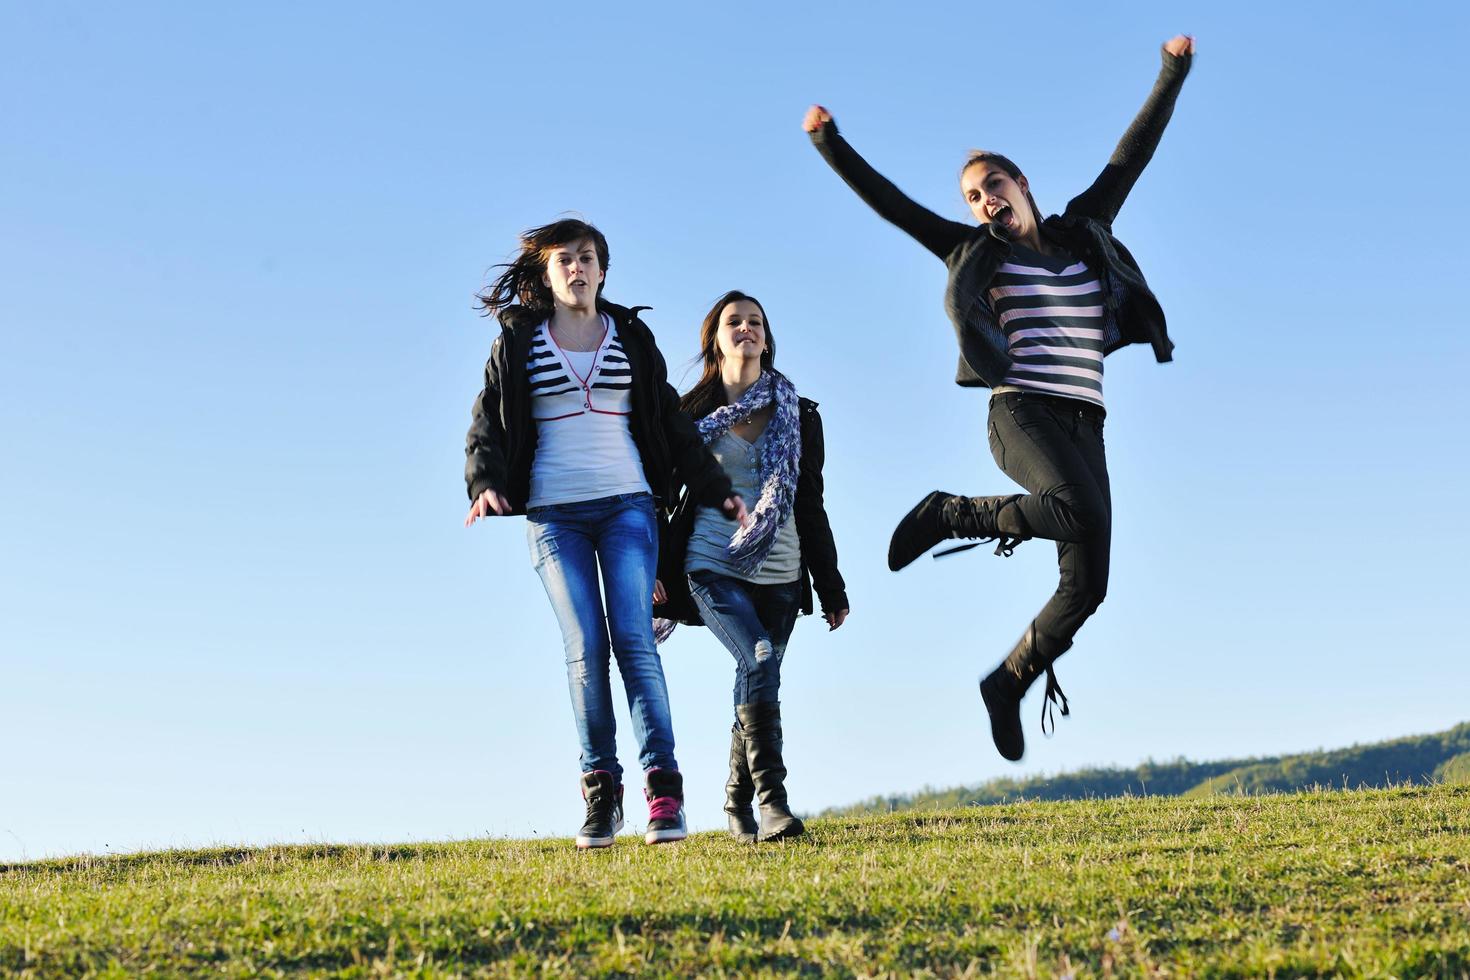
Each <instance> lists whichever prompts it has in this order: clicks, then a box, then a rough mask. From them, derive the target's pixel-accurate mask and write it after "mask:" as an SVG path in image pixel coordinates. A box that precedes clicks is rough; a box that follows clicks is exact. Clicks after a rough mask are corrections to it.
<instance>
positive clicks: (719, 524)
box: [684, 429, 801, 585]
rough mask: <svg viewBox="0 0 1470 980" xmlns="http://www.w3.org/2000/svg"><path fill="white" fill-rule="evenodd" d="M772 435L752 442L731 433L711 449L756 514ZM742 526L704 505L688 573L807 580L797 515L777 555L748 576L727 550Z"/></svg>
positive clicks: (765, 581)
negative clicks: (762, 467) (763, 455)
mask: <svg viewBox="0 0 1470 980" xmlns="http://www.w3.org/2000/svg"><path fill="white" fill-rule="evenodd" d="M766 431H768V429H767V430H763V431H762V432H761V434H760V437H759V438H757V439H756V440H755V442H754V443H749V442H746V441H745V440H744V439H742V438H740V437H739V436H737V435H735V434H734V433H733V432H726V433H725V434H724V435H722V436H720V437H719V438H718V439H716V440H715V441H714V442H712V443H710V447H709V448H710V452H711V453H713V454H714V457H715V459H717V460H719V461H720V466H722V467H724V470H725V473H726V474H728V475H729V477H730V482H731V483H733V484H734V485H735V492H736V493H738V494H739V495H740V496H741V497H744V498H745V505H746V506H747V507H749V508H751V509H752V510H754V509H755V502H756V501H757V500H759V499H760V495H761V492H760V491H761V487H760V462H761V451H762V450H763V449H764V448H765V444H766ZM739 528H740V525H739V524H737V523H735V522H734V521H732V520H730V518H728V517H726V516H725V515H724V514H722V513H720V512H719V511H718V510H715V509H714V508H713V507H700V508H699V510H698V511H696V512H695V514H694V530H693V532H692V533H691V534H690V535H689V553H688V555H687V556H686V557H685V559H684V571H685V572H686V573H688V572H715V573H717V574H720V575H726V576H729V577H730V578H738V579H740V580H742V581H745V582H751V583H753V584H755V585H780V584H782V583H785V582H795V581H796V580H797V579H798V578H800V577H801V541H800V539H799V538H797V536H796V519H795V517H790V518H787V520H786V523H785V524H783V525H781V530H780V531H777V532H776V543H775V544H774V545H773V546H772V547H771V553H770V554H769V555H768V556H767V557H766V560H765V563H764V564H762V565H761V567H760V568H758V569H756V572H755V574H754V575H742V574H741V573H740V572H738V571H736V569H735V566H734V565H732V564H730V557H729V551H728V550H727V549H728V547H729V545H730V538H731V537H732V536H733V535H734V534H735V532H736V531H737V530H739Z"/></svg>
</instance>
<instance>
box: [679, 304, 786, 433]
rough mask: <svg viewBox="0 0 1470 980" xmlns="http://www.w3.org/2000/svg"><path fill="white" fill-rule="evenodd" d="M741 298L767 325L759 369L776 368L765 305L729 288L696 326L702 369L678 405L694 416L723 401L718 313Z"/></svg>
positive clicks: (702, 413)
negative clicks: (756, 309)
mask: <svg viewBox="0 0 1470 980" xmlns="http://www.w3.org/2000/svg"><path fill="white" fill-rule="evenodd" d="M742 300H744V301H746V302H749V303H754V304H755V305H756V306H757V307H759V308H760V311H761V320H763V321H764V322H765V325H766V349H765V350H764V351H763V352H762V353H761V369H762V370H764V371H775V370H776V339H775V338H774V337H772V336H771V318H770V317H768V316H766V308H765V307H764V306H761V301H760V300H758V299H756V298H755V297H754V296H751V295H750V294H749V293H742V292H741V291H740V290H738V289H732V290H730V291H729V292H728V293H726V294H725V295H723V296H721V297H720V298H719V299H717V300H715V305H714V306H712V307H710V311H709V313H707V314H705V317H704V323H702V324H700V327H699V357H700V359H701V360H702V361H703V362H704V369H703V372H702V373H701V374H700V376H699V380H698V381H697V382H695V384H694V387H693V388H690V389H689V392H688V393H687V394H686V395H685V396H684V397H683V398H681V399H680V400H679V407H680V408H682V409H683V410H684V411H686V412H688V413H689V414H690V415H691V416H692V417H694V418H697V419H698V418H703V417H704V416H706V415H708V414H709V413H710V412H713V411H714V410H715V409H717V408H719V407H720V406H721V405H723V404H725V383H724V381H722V380H721V379H720V365H721V364H722V363H723V362H724V360H725V355H723V354H721V353H720V339H719V333H720V314H721V313H723V312H725V307H727V306H729V305H730V304H731V303H739V302H740V301H742Z"/></svg>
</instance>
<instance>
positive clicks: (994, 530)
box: [888, 490, 1031, 572]
mask: <svg viewBox="0 0 1470 980" xmlns="http://www.w3.org/2000/svg"><path fill="white" fill-rule="evenodd" d="M1020 498H1021V495H1020V494H1016V493H1012V494H1006V495H1003V496H998V497H962V496H960V495H958V494H953V493H945V492H944V491H943V490H935V491H933V492H932V493H930V494H929V495H928V496H926V497H925V498H924V499H923V500H921V501H919V502H918V503H917V504H915V505H914V508H913V510H911V511H909V512H908V513H907V514H905V515H904V517H903V520H901V521H899V522H898V527H896V528H894V529H893V538H892V539H891V540H890V541H889V542H888V567H889V569H890V570H892V571H895V572H896V571H898V570H899V569H900V568H903V567H905V566H906V565H908V564H909V563H911V562H912V561H913V560H914V559H915V558H918V557H919V556H920V555H922V554H923V553H924V552H926V551H928V550H929V549H930V548H932V547H934V546H935V545H936V544H938V543H939V542H941V541H944V540H945V539H947V538H979V539H981V541H997V542H998V544H997V545H996V548H995V553H996V554H998V555H1002V554H1003V555H1009V554H1010V553H1011V550H1012V549H1013V548H1015V546H1016V545H1018V544H1020V543H1021V542H1022V541H1024V540H1026V539H1027V538H1029V537H1031V528H1030V526H1029V525H1027V523H1026V520H1025V518H1024V517H1022V516H1021V510H1020V508H1019V507H1017V506H1016V501H1018V500H1019V499H1020ZM979 543H980V541H977V542H976V544H975V545H961V546H960V547H959V548H956V549H954V550H956V551H960V550H963V549H965V548H973V547H975V546H976V545H978V544H979Z"/></svg>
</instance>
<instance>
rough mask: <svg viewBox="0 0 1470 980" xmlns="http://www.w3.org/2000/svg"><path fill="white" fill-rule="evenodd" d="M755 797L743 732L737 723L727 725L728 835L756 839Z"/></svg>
mask: <svg viewBox="0 0 1470 980" xmlns="http://www.w3.org/2000/svg"><path fill="white" fill-rule="evenodd" d="M753 799H755V783H754V782H752V781H751V778H750V763H749V762H748V761H747V759H746V749H745V733H744V732H742V731H741V730H740V723H739V722H736V723H735V724H733V725H731V726H730V778H729V779H728V780H727V781H726V782H725V813H726V814H727V815H728V816H729V818H730V836H732V837H734V838H735V839H736V840H738V841H740V842H741V843H742V844H753V843H755V836H756V834H758V833H759V832H760V827H759V825H758V824H756V822H755V811H754V810H752V809H751V806H750V803H751V800H753Z"/></svg>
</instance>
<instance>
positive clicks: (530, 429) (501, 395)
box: [464, 300, 734, 514]
mask: <svg viewBox="0 0 1470 980" xmlns="http://www.w3.org/2000/svg"><path fill="white" fill-rule="evenodd" d="M597 306H598V309H600V310H602V311H603V312H604V313H607V314H608V315H609V316H611V317H612V319H613V322H614V323H615V324H616V325H617V330H618V336H619V338H621V340H622V342H623V350H624V352H625V353H626V354H627V355H628V365H629V367H630V368H631V370H632V372H633V392H632V396H633V414H632V415H631V416H629V418H628V427H629V429H630V431H631V432H632V435H633V442H634V444H635V445H636V446H637V447H638V455H639V458H640V459H641V460H642V462H643V474H644V477H645V478H646V479H647V480H648V486H649V487H650V488H651V489H652V490H653V495H654V497H655V498H656V499H657V501H658V502H659V503H660V505H661V508H660V509H661V510H662V509H663V508H667V507H669V506H671V505H672V502H673V501H674V500H675V499H677V498H676V493H677V490H678V484H683V485H685V486H687V487H690V488H691V492H693V494H694V496H695V498H696V499H697V500H699V502H700V503H704V504H708V505H709V506H711V507H719V506H720V505H721V504H722V503H723V502H724V500H725V498H727V497H729V496H730V494H731V493H733V492H734V490H733V488H732V486H731V484H730V478H729V477H728V476H726V475H725V471H724V470H722V469H721V468H720V464H719V462H718V461H716V459H715V458H714V456H713V455H711V453H710V451H709V450H708V449H707V448H705V445H704V441H703V440H702V439H700V437H699V430H698V429H696V428H695V427H694V423H693V422H692V421H691V420H690V418H689V416H688V415H686V414H684V412H683V411H682V410H681V409H680V408H679V395H678V393H677V392H676V391H674V389H673V387H672V386H671V385H670V384H669V380H668V367H667V366H666V365H665V364H664V358H663V355H662V354H660V353H659V351H658V346H657V345H656V344H655V343H654V340H653V332H652V331H650V330H649V329H648V327H647V325H646V324H644V322H643V321H642V320H641V319H639V317H638V311H639V310H646V309H648V307H646V306H635V307H633V308H632V309H628V308H626V307H622V306H617V305H615V304H613V303H608V302H605V301H603V300H598V301H597ZM545 319H546V314H545V313H538V312H535V311H532V310H528V309H526V308H525V307H521V306H511V307H508V308H506V309H505V310H502V311H501V313H500V336H499V337H496V338H495V343H494V345H492V346H491V348H490V359H489V360H488V361H486V362H485V387H484V388H483V389H481V391H480V394H479V395H478V396H477V397H476V398H475V404H474V407H473V409H472V410H471V419H470V431H469V434H468V435H467V436H465V450H464V451H465V466H464V478H465V484H466V485H467V487H468V489H469V493H470V499H471V500H474V499H476V498H477V497H479V496H480V494H481V493H483V492H484V491H485V490H487V489H490V490H495V491H497V492H499V493H502V494H504V495H505V496H506V497H507V498H508V499H509V500H510V503H511V506H512V508H513V511H512V513H515V514H524V513H525V512H526V500H527V499H528V498H529V497H530V494H531V460H532V458H534V457H535V455H536V423H535V421H534V420H533V419H532V418H531V389H530V386H529V384H528V383H527V381H526V361H527V358H528V357H529V356H530V353H531V340H532V338H533V336H534V335H535V332H536V327H537V326H538V325H539V324H540V323H541V322H543V321H544V320H545ZM676 478H677V481H678V482H677V483H676V482H675V481H676ZM492 513H493V512H492Z"/></svg>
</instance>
